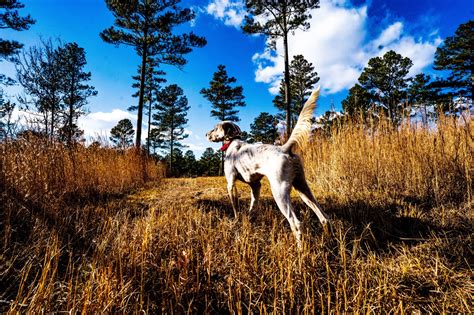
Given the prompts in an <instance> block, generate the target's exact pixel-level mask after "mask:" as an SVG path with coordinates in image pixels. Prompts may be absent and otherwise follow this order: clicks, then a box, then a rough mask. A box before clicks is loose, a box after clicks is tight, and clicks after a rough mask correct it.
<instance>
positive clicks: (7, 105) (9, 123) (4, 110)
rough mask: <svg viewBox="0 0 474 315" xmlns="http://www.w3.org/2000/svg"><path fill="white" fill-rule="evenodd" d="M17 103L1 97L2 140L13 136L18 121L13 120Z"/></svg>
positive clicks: (0, 139) (0, 129) (0, 134)
mask: <svg viewBox="0 0 474 315" xmlns="http://www.w3.org/2000/svg"><path fill="white" fill-rule="evenodd" d="M14 109H15V103H12V102H10V101H5V100H4V99H3V98H2V97H0V141H2V140H4V139H7V138H9V137H11V136H12V135H13V133H14V128H15V126H16V122H15V121H13V110H14Z"/></svg>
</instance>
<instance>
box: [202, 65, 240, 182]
mask: <svg viewBox="0 0 474 315" xmlns="http://www.w3.org/2000/svg"><path fill="white" fill-rule="evenodd" d="M236 82H237V79H236V78H234V77H229V76H228V74H227V70H226V69H225V66H224V65H219V66H217V71H216V72H214V75H213V77H212V80H211V82H209V86H210V87H209V88H208V89H205V88H203V89H201V94H202V95H203V96H204V97H205V98H207V100H208V101H209V102H211V104H212V107H213V110H211V117H215V118H217V119H218V120H220V121H225V120H230V121H239V120H240V119H239V117H238V116H237V114H238V113H239V111H238V110H236V109H235V107H237V106H239V107H243V106H245V102H244V95H243V94H242V93H243V91H244V88H243V87H242V86H235V87H232V86H231V84H234V83H236ZM223 172H224V152H221V170H220V172H219V173H220V174H223Z"/></svg>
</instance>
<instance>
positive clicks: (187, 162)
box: [183, 150, 198, 176]
mask: <svg viewBox="0 0 474 315" xmlns="http://www.w3.org/2000/svg"><path fill="white" fill-rule="evenodd" d="M197 172H198V169H197V161H196V156H195V155H194V152H193V151H191V150H187V151H186V152H184V168H183V174H184V175H186V176H195V175H197Z"/></svg>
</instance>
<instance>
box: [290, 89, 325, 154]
mask: <svg viewBox="0 0 474 315" xmlns="http://www.w3.org/2000/svg"><path fill="white" fill-rule="evenodd" d="M319 90H320V87H318V88H317V89H316V90H314V91H313V93H311V95H310V97H309V98H308V100H307V101H306V103H304V106H303V109H302V110H301V113H300V115H299V117H298V121H297V122H296V126H295V128H294V129H293V131H292V132H291V136H290V138H289V139H288V141H287V142H286V143H285V144H284V145H283V146H282V147H281V150H282V151H283V152H285V153H289V152H290V151H291V148H293V146H294V145H295V144H298V146H299V147H300V148H301V147H302V145H303V143H305V142H307V141H308V138H309V136H310V134H311V118H313V111H314V109H315V108H316V101H317V100H318V97H319Z"/></svg>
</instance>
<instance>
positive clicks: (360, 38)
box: [208, 0, 441, 94]
mask: <svg viewBox="0 0 474 315" xmlns="http://www.w3.org/2000/svg"><path fill="white" fill-rule="evenodd" d="M237 3H238V2H229V1H226V0H214V2H212V3H210V4H209V5H208V13H209V14H212V15H213V16H214V17H216V18H217V19H220V20H223V21H224V22H225V23H226V24H228V22H226V21H227V20H226V19H229V15H228V11H229V8H231V7H235V6H238V5H237ZM209 7H211V8H212V10H209ZM311 16H312V18H311V20H310V21H309V22H310V24H311V28H310V29H309V30H308V31H306V32H304V31H302V30H297V31H296V32H295V33H294V34H290V37H289V44H290V45H289V55H290V60H291V58H292V57H293V56H295V55H297V54H302V55H304V56H305V58H306V59H307V60H308V61H310V62H311V63H313V65H314V66H315V70H316V71H317V72H318V75H319V76H320V77H321V81H320V82H321V85H322V87H323V90H324V93H326V94H332V93H337V92H339V91H341V90H344V89H348V88H350V87H352V86H353V84H354V83H355V82H356V81H357V79H358V77H359V75H360V73H361V72H362V69H363V68H364V67H365V66H366V65H367V62H368V60H369V59H370V58H372V57H375V56H381V55H383V54H384V53H385V52H387V51H388V50H391V49H392V50H395V51H396V52H398V53H400V54H401V55H403V56H404V57H409V58H410V59H411V60H412V61H413V63H414V66H413V68H412V69H411V71H410V74H411V75H413V74H416V73H419V72H420V71H422V70H423V68H425V67H426V66H428V65H429V64H431V63H432V61H433V57H434V53H435V51H436V47H437V46H438V45H439V43H440V42H441V39H440V38H439V37H437V38H433V35H431V38H432V39H430V40H423V39H415V38H414V37H413V36H411V35H409V34H407V33H406V32H405V31H404V24H403V23H402V22H400V21H395V22H394V23H392V24H391V25H389V26H388V27H386V28H385V29H384V30H383V31H382V32H381V33H380V35H379V36H378V37H376V38H374V39H368V38H367V37H368V32H367V27H368V26H367V25H368V19H369V17H368V15H367V5H362V6H360V7H354V6H352V5H351V3H350V1H348V0H321V6H320V8H319V9H315V10H313V11H312V12H311ZM228 25H229V24H228ZM232 25H233V26H236V27H237V25H235V24H232ZM434 36H436V35H434ZM283 52H284V50H283V40H282V39H280V40H278V41H277V46H276V51H275V52H272V51H269V50H268V49H266V50H264V51H263V52H261V53H256V54H255V55H254V56H253V58H252V59H253V61H254V63H255V65H256V67H257V69H256V70H255V80H256V81H257V82H263V83H267V84H269V91H270V92H271V93H272V94H276V93H278V89H279V84H280V80H281V77H282V73H283V69H284V61H283Z"/></svg>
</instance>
